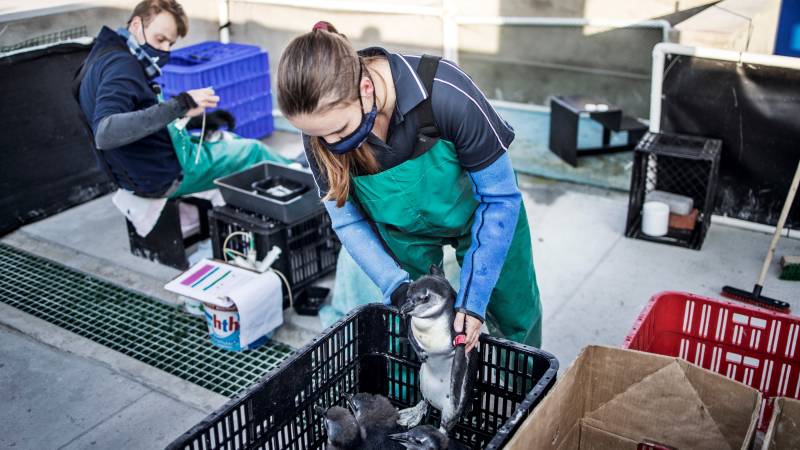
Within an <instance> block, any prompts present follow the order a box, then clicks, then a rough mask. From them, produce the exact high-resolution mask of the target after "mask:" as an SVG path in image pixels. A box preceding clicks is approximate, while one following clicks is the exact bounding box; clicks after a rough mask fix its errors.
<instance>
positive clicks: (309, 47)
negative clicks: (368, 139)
mask: <svg viewBox="0 0 800 450" xmlns="http://www.w3.org/2000/svg"><path fill="white" fill-rule="evenodd" d="M362 63H363V62H362V61H361V59H360V57H359V56H358V53H356V51H355V49H354V48H353V46H352V45H351V44H350V41H349V40H348V39H347V37H346V36H345V35H343V34H341V33H339V32H338V30H337V29H336V27H334V26H333V25H332V24H331V23H330V22H325V21H319V22H317V23H316V24H314V27H313V28H312V29H311V31H310V32H308V33H306V34H304V35H301V36H298V37H297V38H295V39H294V40H293V41H292V42H290V43H289V45H288V46H287V47H286V50H284V51H283V55H281V59H280V62H279V63H278V79H277V91H278V107H279V108H280V110H281V112H282V113H283V115H284V116H285V117H292V116H296V115H299V114H312V113H315V112H324V111H325V110H326V109H328V108H331V107H332V106H335V105H337V104H339V103H340V102H342V101H346V100H353V99H357V98H358V96H359V91H358V86H359V83H360V81H361V80H360V79H359V73H360V68H361V64H362ZM322 100H325V104H320V102H321V101H322ZM310 143H311V153H312V154H313V156H314V159H315V160H316V162H317V164H318V166H319V167H320V172H321V175H322V177H323V178H324V179H325V181H326V182H327V184H328V186H329V189H328V193H327V194H326V195H325V197H324V200H335V201H336V206H338V207H342V206H344V203H345V201H347V198H348V197H349V195H350V188H351V184H350V180H351V176H353V175H355V174H362V173H366V174H372V173H377V172H378V171H379V170H380V166H379V165H378V161H377V159H375V155H374V153H373V152H372V149H371V148H370V147H369V146H368V145H367V144H366V143H365V144H362V146H361V147H359V148H358V149H356V150H353V151H351V152H348V153H345V154H343V155H337V154H334V153H332V152H330V151H328V150H326V149H325V148H324V147H323V146H322V144H321V143H320V138H319V137H312V138H311V139H310Z"/></svg>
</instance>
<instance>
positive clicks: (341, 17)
mask: <svg viewBox="0 0 800 450" xmlns="http://www.w3.org/2000/svg"><path fill="white" fill-rule="evenodd" d="M32 1H35V2H51V3H52V2H56V3H58V1H59V0H32ZM95 1H99V2H101V3H100V4H93V5H89V6H87V5H83V6H75V5H72V6H66V7H64V6H62V7H61V10H60V11H57V12H53V11H50V12H47V11H45V10H42V12H41V13H40V14H36V13H35V12H34V13H31V14H29V16H30V17H27V18H24V19H20V18H17V19H15V20H6V21H4V20H3V17H2V16H0V29H2V27H3V26H5V25H8V28H7V29H6V32H5V33H4V34H3V35H2V36H0V45H8V44H11V43H15V42H20V41H23V40H25V39H28V38H30V37H33V36H36V35H39V34H45V33H49V32H53V31H59V30H63V29H67V28H71V27H75V26H81V25H85V26H86V27H87V31H88V32H89V34H92V35H93V34H96V33H97V31H98V30H99V28H100V26H101V25H103V24H108V25H112V26H119V25H121V24H124V22H125V21H126V20H127V18H128V15H129V11H130V9H131V8H132V7H133V5H134V4H135V1H120V0H95ZM182 3H183V5H184V7H185V9H186V10H187V12H188V14H189V16H190V18H191V20H190V32H189V36H188V37H187V39H185V40H183V41H181V42H180V43H179V45H187V44H191V43H194V42H198V41H202V40H207V39H216V38H217V21H218V19H217V17H218V4H217V2H216V0H184V1H183V2H182ZM374 3H394V4H397V3H398V2H391V1H388V0H375V1H374ZM710 3H713V2H710V1H707V0H705V1H704V0H694V1H668V0H637V1H636V2H630V1H628V0H528V1H522V0H502V1H501V0H456V1H455V2H454V4H455V5H456V7H457V9H456V11H454V12H455V14H457V15H462V16H545V17H588V18H604V19H619V20H630V21H637V20H644V19H654V18H659V19H662V18H663V19H666V20H670V21H671V22H672V23H678V22H680V21H682V20H684V19H685V18H687V17H691V16H692V15H693V14H695V13H697V12H698V11H700V10H702V9H703V8H704V7H706V6H707V5H708V4H710ZM403 4H405V5H409V4H410V5H417V6H436V7H438V6H439V5H440V2H438V1H432V0H409V1H406V2H403ZM230 14H231V17H230V19H231V21H232V23H233V26H232V28H231V39H232V40H233V41H236V42H243V43H251V44H257V45H259V46H261V47H263V48H265V49H266V50H267V51H268V52H269V54H270V63H271V65H272V67H273V70H274V69H275V68H276V67H277V62H278V59H279V57H280V54H281V52H282V50H283V48H284V47H285V46H286V44H287V43H288V42H289V41H290V40H291V39H292V38H294V37H295V36H297V35H299V34H301V33H304V32H306V31H308V30H309V29H310V28H311V26H312V25H313V24H314V22H316V21H317V20H321V19H325V20H329V21H331V22H333V23H334V24H336V26H337V27H338V28H339V29H340V30H341V31H342V32H343V33H345V34H346V35H347V36H348V37H349V38H350V39H351V40H352V41H353V44H354V45H355V46H356V47H359V48H361V47H366V46H371V45H380V46H384V47H386V48H389V49H390V50H393V51H398V52H407V53H415V54H418V53H422V52H429V53H435V54H441V52H442V43H443V42H442V21H441V19H440V18H438V17H422V16H415V15H406V16H403V15H386V14H373V13H347V12H332V11H328V10H314V9H310V8H299V7H287V6H272V5H265V4H255V3H247V2H243V1H235V0H234V1H232V2H231V6H230ZM4 22H5V23H4ZM458 35H459V46H460V53H459V59H460V63H461V65H462V66H463V68H464V69H465V70H466V71H467V72H468V73H469V74H470V75H471V76H472V77H473V78H474V79H475V81H476V82H477V83H478V85H479V86H481V87H482V88H483V89H484V91H485V92H486V93H487V95H488V96H489V97H492V98H496V99H502V100H510V101H515V102H522V103H531V104H545V103H546V101H547V97H548V96H550V95H559V94H578V93H583V94H595V95H601V96H605V97H606V98H607V99H608V100H609V101H611V102H613V103H616V104H619V105H620V106H622V107H623V108H624V109H625V110H627V111H628V112H630V113H632V114H634V115H637V116H639V117H646V116H647V114H648V111H649V89H650V64H651V50H652V47H653V45H655V44H656V43H657V42H659V41H660V40H661V31H660V30H656V29H634V28H628V29H597V28H589V27H583V28H581V27H578V28H576V27H527V26H525V27H523V26H483V25H481V26H478V25H464V26H459V27H458Z"/></svg>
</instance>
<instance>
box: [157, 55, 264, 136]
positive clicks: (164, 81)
mask: <svg viewBox="0 0 800 450" xmlns="http://www.w3.org/2000/svg"><path fill="white" fill-rule="evenodd" d="M157 81H158V83H159V84H160V85H161V87H162V90H163V92H164V97H165V98H170V97H172V96H174V95H177V94H178V93H180V92H183V91H188V90H191V89H200V88H204V87H213V88H214V90H215V91H216V93H217V95H219V97H220V103H219V108H221V109H224V110H227V111H230V112H231V113H232V114H233V115H234V117H235V118H236V124H237V126H236V129H235V130H233V131H234V132H235V133H237V134H239V135H240V136H242V137H248V138H262V137H264V136H268V135H269V134H271V133H272V131H273V129H274V124H273V118H272V96H271V93H270V76H269V57H268V54H267V52H264V51H261V49H260V48H258V47H257V46H255V45H244V44H222V43H220V42H215V41H207V42H201V43H199V44H195V45H191V46H188V47H184V48H181V49H178V50H175V51H173V52H172V55H171V57H170V62H169V64H167V65H166V66H165V67H164V69H163V73H162V76H161V77H160V78H158V80H157Z"/></svg>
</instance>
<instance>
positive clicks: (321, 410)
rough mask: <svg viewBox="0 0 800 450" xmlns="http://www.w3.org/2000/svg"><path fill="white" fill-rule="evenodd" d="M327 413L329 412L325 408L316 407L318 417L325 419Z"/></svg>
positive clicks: (315, 411)
mask: <svg viewBox="0 0 800 450" xmlns="http://www.w3.org/2000/svg"><path fill="white" fill-rule="evenodd" d="M327 412H328V411H327V410H326V409H325V408H323V407H321V406H319V405H314V413H316V414H317V415H318V416H320V417H325V413H327Z"/></svg>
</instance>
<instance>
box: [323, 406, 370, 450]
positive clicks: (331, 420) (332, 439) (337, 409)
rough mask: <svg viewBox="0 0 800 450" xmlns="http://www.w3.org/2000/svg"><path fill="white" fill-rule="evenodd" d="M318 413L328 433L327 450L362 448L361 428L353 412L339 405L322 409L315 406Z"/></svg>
mask: <svg viewBox="0 0 800 450" xmlns="http://www.w3.org/2000/svg"><path fill="white" fill-rule="evenodd" d="M315 411H316V413H317V414H318V415H320V416H322V417H323V418H324V419H325V431H326V432H327V435H328V445H327V448H328V449H329V450H356V449H361V448H363V447H362V445H363V441H362V439H361V430H360V429H359V427H358V422H357V421H356V418H355V417H354V416H353V414H351V413H350V411H348V410H347V409H345V408H342V407H341V406H333V407H331V408H328V409H327V410H324V409H322V408H318V407H317V408H315Z"/></svg>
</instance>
